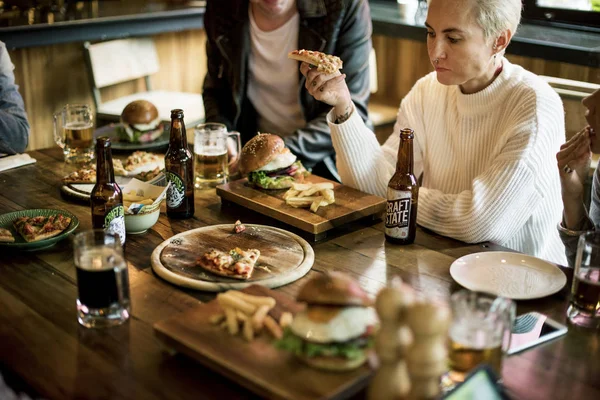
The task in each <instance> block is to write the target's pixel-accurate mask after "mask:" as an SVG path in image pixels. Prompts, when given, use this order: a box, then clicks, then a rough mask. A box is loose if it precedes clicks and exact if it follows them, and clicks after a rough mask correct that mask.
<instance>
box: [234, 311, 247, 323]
mask: <svg viewBox="0 0 600 400" xmlns="http://www.w3.org/2000/svg"><path fill="white" fill-rule="evenodd" d="M235 316H236V318H237V320H238V321H239V322H242V323H244V322H246V320H247V319H248V316H247V315H246V314H244V313H243V312H241V311H240V310H235Z"/></svg>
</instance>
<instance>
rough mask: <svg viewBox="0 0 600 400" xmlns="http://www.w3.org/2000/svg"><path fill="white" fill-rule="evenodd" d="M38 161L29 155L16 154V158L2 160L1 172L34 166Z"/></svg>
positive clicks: (0, 159) (10, 157)
mask: <svg viewBox="0 0 600 400" xmlns="http://www.w3.org/2000/svg"><path fill="white" fill-rule="evenodd" d="M36 161H37V160H36V159H35V158H32V157H31V156H30V155H29V154H15V155H14V156H8V157H3V158H0V172H2V171H6V170H7V169H12V168H17V167H21V166H23V165H28V164H33V163H34V162H36Z"/></svg>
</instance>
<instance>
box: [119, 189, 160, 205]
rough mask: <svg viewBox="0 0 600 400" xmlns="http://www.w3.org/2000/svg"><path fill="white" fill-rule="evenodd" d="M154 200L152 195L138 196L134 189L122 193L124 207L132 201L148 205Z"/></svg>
mask: <svg viewBox="0 0 600 400" xmlns="http://www.w3.org/2000/svg"><path fill="white" fill-rule="evenodd" d="M154 200H156V199H153V198H152V197H144V196H138V195H137V194H136V191H135V190H130V191H129V192H127V193H123V206H124V207H125V209H128V208H129V206H130V205H132V204H133V203H136V204H143V205H145V206H149V205H150V204H152V203H154Z"/></svg>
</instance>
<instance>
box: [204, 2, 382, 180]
mask: <svg viewBox="0 0 600 400" xmlns="http://www.w3.org/2000/svg"><path fill="white" fill-rule="evenodd" d="M204 23H205V29H206V32H207V36H208V40H207V43H206V51H207V58H208V73H207V75H206V78H205V81H204V92H203V97H204V107H205V109H206V121H207V122H220V123H223V124H225V125H226V126H227V127H228V129H229V130H236V131H239V132H240V133H241V135H242V142H243V143H245V142H247V141H248V140H249V139H250V138H252V137H253V136H254V135H256V134H257V132H259V131H260V132H265V133H274V134H277V135H279V136H281V137H283V139H284V141H285V143H286V145H287V146H288V147H289V148H290V150H291V151H292V152H293V153H294V154H295V155H297V156H298V158H299V159H300V160H301V161H302V162H303V164H304V165H305V166H306V167H307V168H309V169H313V173H316V174H317V175H321V176H326V177H329V178H331V177H334V178H336V179H338V180H339V176H338V174H337V170H336V168H335V152H334V149H333V145H332V143H331V136H330V132H329V127H328V126H327V121H326V115H327V112H328V110H329V107H328V106H327V104H325V103H322V102H319V101H317V100H315V99H314V98H313V97H312V96H311V95H310V94H309V93H308V91H307V90H306V88H305V82H306V79H305V78H304V76H302V74H300V72H299V71H298V62H297V61H294V60H290V59H288V58H287V54H288V53H289V52H290V51H292V50H296V49H307V50H316V51H321V52H324V53H327V54H333V55H336V56H338V57H340V58H341V59H342V60H343V63H344V64H343V69H342V71H341V72H342V73H343V74H345V75H346V82H347V83H348V87H349V89H350V93H351V95H352V100H353V102H354V104H355V105H356V109H357V111H358V113H359V114H360V116H361V117H362V118H363V120H364V121H365V122H367V123H368V114H367V102H368V99H369V93H370V84H369V55H370V52H371V48H372V43H371V33H372V26H371V16H370V10H369V4H368V1H367V0H345V1H343V0H312V1H310V0H243V1H234V0H222V1H209V2H208V4H207V8H206V15H205V18H204Z"/></svg>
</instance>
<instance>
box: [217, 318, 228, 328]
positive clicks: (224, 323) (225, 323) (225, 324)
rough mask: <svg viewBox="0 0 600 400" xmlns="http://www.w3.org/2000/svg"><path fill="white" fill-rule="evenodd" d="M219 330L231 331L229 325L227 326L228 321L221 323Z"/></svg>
mask: <svg viewBox="0 0 600 400" xmlns="http://www.w3.org/2000/svg"><path fill="white" fill-rule="evenodd" d="M219 329H229V328H228V325H227V320H226V319H224V320H223V321H221V323H220V324H219Z"/></svg>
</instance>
